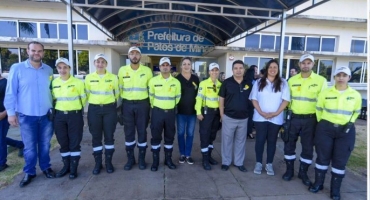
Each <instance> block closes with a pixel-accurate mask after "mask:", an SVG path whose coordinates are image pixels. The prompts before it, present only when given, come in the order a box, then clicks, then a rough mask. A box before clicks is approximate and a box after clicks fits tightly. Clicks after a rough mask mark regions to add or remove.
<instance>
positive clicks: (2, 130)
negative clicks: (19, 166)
mask: <svg viewBox="0 0 370 200" xmlns="http://www.w3.org/2000/svg"><path fill="white" fill-rule="evenodd" d="M8 130H9V123H8V118H7V117H5V118H4V119H2V120H0V166H2V165H5V164H6V157H7V154H8V152H7V150H8V149H7V144H6V134H8Z"/></svg>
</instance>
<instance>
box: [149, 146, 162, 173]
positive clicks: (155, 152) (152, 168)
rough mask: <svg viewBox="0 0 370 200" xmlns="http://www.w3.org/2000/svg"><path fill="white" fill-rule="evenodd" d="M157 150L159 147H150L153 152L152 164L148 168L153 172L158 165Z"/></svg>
mask: <svg viewBox="0 0 370 200" xmlns="http://www.w3.org/2000/svg"><path fill="white" fill-rule="evenodd" d="M159 150H160V149H152V150H151V151H152V152H153V164H152V167H151V168H150V170H152V171H153V172H155V171H157V170H158V165H159Z"/></svg>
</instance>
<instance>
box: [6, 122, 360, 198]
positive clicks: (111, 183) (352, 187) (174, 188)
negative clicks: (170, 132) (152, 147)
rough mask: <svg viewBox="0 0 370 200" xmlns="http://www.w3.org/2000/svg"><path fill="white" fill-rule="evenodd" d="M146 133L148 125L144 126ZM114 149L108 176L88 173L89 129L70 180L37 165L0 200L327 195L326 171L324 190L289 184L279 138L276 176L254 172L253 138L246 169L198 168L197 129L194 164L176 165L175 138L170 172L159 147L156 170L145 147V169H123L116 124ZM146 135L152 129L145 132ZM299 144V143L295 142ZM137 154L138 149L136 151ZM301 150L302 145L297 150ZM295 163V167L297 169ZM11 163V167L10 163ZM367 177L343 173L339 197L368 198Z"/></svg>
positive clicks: (57, 162)
mask: <svg viewBox="0 0 370 200" xmlns="http://www.w3.org/2000/svg"><path fill="white" fill-rule="evenodd" d="M148 131H149V129H148ZM9 135H10V136H11V137H13V138H19V131H18V130H17V129H15V128H12V129H11V130H10V132H9ZM220 135H221V133H220V132H219V133H218V137H217V139H216V142H215V151H214V154H213V156H214V157H215V158H216V159H217V160H218V161H221V156H220V153H221V150H220ZM115 138H116V142H115V145H116V152H115V154H114V156H113V164H114V166H115V168H116V171H115V172H114V173H112V174H107V173H106V172H105V171H104V170H103V171H102V173H101V174H100V175H97V176H95V175H92V173H91V172H92V168H93V166H94V161H93V157H92V155H91V154H92V146H91V135H90V134H89V132H88V130H87V127H85V130H84V138H83V141H82V158H81V161H80V166H79V169H78V175H79V177H78V178H77V179H75V180H69V179H68V176H67V177H63V178H58V179H46V178H45V177H44V175H43V174H42V172H41V171H40V170H39V169H38V172H37V175H38V176H37V177H36V178H35V179H33V181H32V183H31V184H30V185H28V186H27V187H25V188H19V186H18V184H19V182H20V181H21V179H22V177H23V174H20V175H18V176H16V177H15V180H14V182H13V183H12V184H10V185H9V186H8V187H6V188H4V189H2V190H1V191H0V199H7V200H11V199H17V200H18V199H24V198H27V199H47V200H50V199H53V200H58V199H130V200H131V199H236V200H245V199H256V200H269V199H274V200H275V199H277V200H279V199H284V200H285V199H292V200H293V199H300V200H304V199H315V200H321V199H330V198H329V188H330V177H331V175H330V173H329V172H328V173H327V178H326V181H325V185H324V190H323V191H320V192H319V193H317V194H313V193H311V192H309V191H308V190H307V187H306V186H304V185H303V184H302V183H301V180H300V179H298V178H297V173H296V174H295V177H294V178H293V180H291V181H289V182H287V181H284V180H282V179H281V176H282V174H283V173H284V172H285V164H284V161H283V142H282V141H281V140H280V139H279V140H278V144H277V151H276V155H275V160H274V163H273V164H274V168H275V176H268V175H267V174H266V172H265V171H264V173H263V174H261V175H256V174H254V173H253V168H254V164H255V153H254V140H248V141H247V149H246V153H247V154H246V159H245V162H244V164H245V166H246V168H247V169H248V172H246V173H243V172H240V171H239V170H238V169H236V168H235V167H230V170H229V171H226V172H224V171H221V168H220V167H221V165H220V164H219V165H217V166H214V167H213V168H212V170H211V171H205V170H203V168H202V166H201V154H200V148H199V132H198V127H197V128H196V134H195V138H194V147H193V158H194V160H195V164H194V165H188V164H186V163H185V164H179V163H178V162H177V161H178V157H179V154H178V150H177V144H176V142H175V151H174V156H173V157H174V161H176V162H175V164H176V165H177V166H178V168H177V169H176V170H170V169H168V168H167V167H164V165H163V160H164V156H163V150H162V151H161V165H160V167H159V170H158V171H157V172H152V171H150V165H151V163H152V158H151V152H150V151H149V149H148V151H147V157H146V161H147V163H148V166H149V168H147V169H146V170H139V169H138V166H137V165H136V166H135V167H134V168H133V169H132V170H131V171H125V170H123V166H124V164H125V163H126V161H127V157H126V155H125V151H124V136H123V128H122V127H121V126H117V131H116V135H115ZM148 138H150V131H149V134H148ZM299 148H300V146H299ZM135 151H136V152H135V155H136V158H137V149H135ZM298 152H300V149H298ZM50 155H51V163H52V168H53V169H54V171H58V170H60V169H61V167H62V162H61V157H60V154H59V150H58V148H56V149H54V150H53V151H51V153H50ZM298 163H299V162H296V163H295V164H296V165H295V171H296V172H297V171H298V170H297V169H298ZM10 167H11V166H10ZM309 176H310V178H311V180H313V179H314V169H313V166H311V167H310V168H309ZM366 184H367V181H366V177H363V176H357V175H354V174H352V173H351V172H347V174H346V177H345V179H344V181H343V184H342V199H351V200H353V199H356V200H357V199H366V195H367V187H366Z"/></svg>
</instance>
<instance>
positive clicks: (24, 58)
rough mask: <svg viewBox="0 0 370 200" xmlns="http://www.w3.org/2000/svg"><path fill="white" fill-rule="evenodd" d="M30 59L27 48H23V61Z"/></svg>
mask: <svg viewBox="0 0 370 200" xmlns="http://www.w3.org/2000/svg"><path fill="white" fill-rule="evenodd" d="M27 59H28V54H27V49H25V48H21V62H23V61H25V60H27Z"/></svg>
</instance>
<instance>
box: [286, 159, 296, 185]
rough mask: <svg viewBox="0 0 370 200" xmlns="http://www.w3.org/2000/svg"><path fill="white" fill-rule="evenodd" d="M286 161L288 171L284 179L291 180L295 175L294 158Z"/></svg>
mask: <svg viewBox="0 0 370 200" xmlns="http://www.w3.org/2000/svg"><path fill="white" fill-rule="evenodd" d="M284 160H285V163H286V172H285V174H284V175H283V179H284V180H286V181H290V180H291V179H292V178H293V176H294V160H287V159H284Z"/></svg>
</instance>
